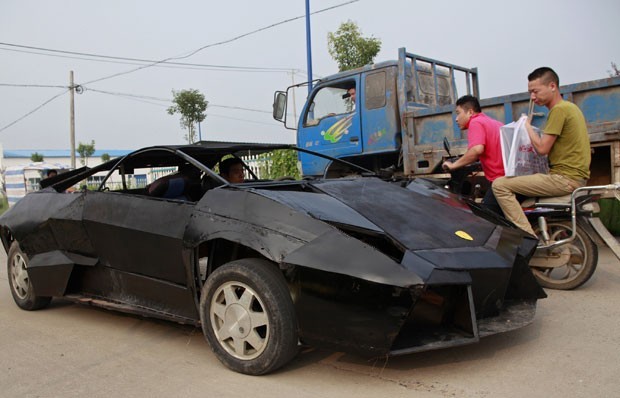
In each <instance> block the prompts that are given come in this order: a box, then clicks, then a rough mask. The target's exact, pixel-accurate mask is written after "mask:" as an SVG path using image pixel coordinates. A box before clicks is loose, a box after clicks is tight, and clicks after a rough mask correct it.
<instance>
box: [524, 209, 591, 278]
mask: <svg viewBox="0 0 620 398" xmlns="http://www.w3.org/2000/svg"><path fill="white" fill-rule="evenodd" d="M533 227H534V231H535V232H536V234H537V235H538V234H539V232H540V230H539V228H538V226H537V225H533ZM571 229H572V224H571V222H570V221H548V222H547V230H548V232H549V237H550V238H551V240H552V241H558V240H561V239H565V238H568V237H569V236H570V235H571ZM544 250H545V249H539V250H538V251H537V253H536V254H535V255H534V256H540V255H541V252H542V253H545V252H544ZM554 250H555V253H557V251H558V250H568V251H569V255H568V256H567V257H568V258H567V259H566V261H565V262H564V263H563V264H562V265H560V266H554V267H548V268H547V267H536V266H533V265H531V263H530V267H531V269H532V272H533V274H534V276H535V277H536V279H537V280H538V283H540V285H541V286H542V287H546V288H549V289H557V290H572V289H575V288H578V287H579V286H581V285H583V284H584V283H586V282H587V281H588V280H589V279H590V277H591V276H592V274H594V271H595V270H596V265H597V263H598V248H597V246H596V245H595V244H594V242H592V239H590V237H589V236H588V234H586V232H585V231H584V229H583V228H582V227H581V226H580V225H579V222H578V223H577V236H576V237H575V240H573V241H572V242H570V243H567V244H566V245H563V246H560V247H558V248H556V249H552V252H553V251H554Z"/></svg>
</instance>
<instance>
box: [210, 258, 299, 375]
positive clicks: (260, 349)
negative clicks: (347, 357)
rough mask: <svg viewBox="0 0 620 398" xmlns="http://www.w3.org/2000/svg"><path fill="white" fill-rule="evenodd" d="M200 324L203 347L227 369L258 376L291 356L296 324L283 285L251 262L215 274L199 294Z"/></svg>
mask: <svg viewBox="0 0 620 398" xmlns="http://www.w3.org/2000/svg"><path fill="white" fill-rule="evenodd" d="M200 320H201V322H202V329H203V332H204V335H205V338H206V339H207V341H208V343H209V345H210V346H211V349H212V350H213V352H214V353H215V354H216V355H217V357H218V359H219V360H220V361H221V362H222V363H224V364H225V365H226V366H228V367H229V368H230V369H232V370H234V371H236V372H240V373H245V374H250V375H261V374H265V373H269V372H271V371H273V370H276V369H277V368H279V367H281V366H283V365H284V364H285V363H287V362H288V361H290V360H291V359H292V358H293V357H294V356H295V355H296V354H297V350H298V348H297V342H298V334H297V321H296V316H295V309H294V306H293V302H292V299H291V295H290V293H289V290H288V287H287V284H286V281H285V279H284V277H283V275H282V273H281V272H280V270H279V269H278V268H277V267H275V266H274V265H273V264H272V263H270V262H268V261H266V260H262V259H256V258H248V259H241V260H237V261H233V262H230V263H228V264H225V265H223V266H221V267H220V268H218V269H216V270H215V271H214V272H213V273H212V274H211V275H210V276H209V278H208V279H207V282H206V283H205V285H204V286H203V288H202V294H201V300H200Z"/></svg>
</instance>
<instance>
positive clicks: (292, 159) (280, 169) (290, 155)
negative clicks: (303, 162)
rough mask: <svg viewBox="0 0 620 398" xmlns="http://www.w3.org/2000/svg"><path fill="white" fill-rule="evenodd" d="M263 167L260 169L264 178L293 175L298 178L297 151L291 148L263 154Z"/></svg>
mask: <svg viewBox="0 0 620 398" xmlns="http://www.w3.org/2000/svg"><path fill="white" fill-rule="evenodd" d="M263 160H264V161H265V167H264V169H262V172H263V173H264V175H263V176H264V177H265V178H272V179H273V178H281V177H293V178H295V179H299V178H300V173H299V169H298V168H297V151H294V150H292V149H285V150H278V151H273V152H269V153H267V154H265V156H264V157H263Z"/></svg>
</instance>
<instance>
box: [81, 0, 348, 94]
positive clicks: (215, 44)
mask: <svg viewBox="0 0 620 398" xmlns="http://www.w3.org/2000/svg"><path fill="white" fill-rule="evenodd" d="M358 1H359V0H350V1H347V2H345V3H341V4H337V5H335V6H331V7H327V8H323V9H321V10H318V11H315V12H312V13H310V15H315V14H319V13H322V12H326V11H330V10H333V9H335V8H339V7H343V6H346V5H349V4H351V3H356V2H358ZM301 18H305V15H301V16H298V17H293V18H289V19H286V20H284V21H280V22H276V23H274V24H271V25H268V26H265V27H262V28H259V29H256V30H253V31H251V32H248V33H244V34H241V35H239V36H235V37H233V38H232V39H228V40H224V41H220V42H217V43H212V44H207V45H205V46H202V47H200V48H198V49H196V50H194V51H192V52H190V53H189V54H187V55H182V56H178V57H169V58H165V59H163V60H161V61H157V62H154V63H152V64H148V65H144V66H141V67H139V68H134V69H130V70H128V71H125V72H118V73H114V74H112V75H109V76H104V77H101V78H99V79H94V80H90V81H88V82H85V83H83V84H84V85H86V84H91V83H96V82H100V81H102V80H107V79H111V78H113V77H118V76H123V75H127V74H129V73H133V72H137V71H139V70H141V69H145V68H149V67H151V66H155V65H157V64H160V63H162V62H167V61H170V60H172V59H185V58H189V57H191V56H192V55H195V54H197V53H198V52H200V51H202V50H204V49H207V48H210V47H215V46H219V45H222V44H228V43H231V42H233V41H236V40H239V39H242V38H244V37H247V36H250V35H253V34H255V33H258V32H262V31H264V30H267V29H271V28H273V27H276V26H279V25H283V24H285V23H288V22H292V21H295V20H297V19H301Z"/></svg>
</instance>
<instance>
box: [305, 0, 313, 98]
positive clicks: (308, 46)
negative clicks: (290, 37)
mask: <svg viewBox="0 0 620 398" xmlns="http://www.w3.org/2000/svg"><path fill="white" fill-rule="evenodd" d="M310 36H311V35H310V0H306V52H307V53H308V56H307V57H308V96H310V93H311V92H312V43H311V40H310Z"/></svg>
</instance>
